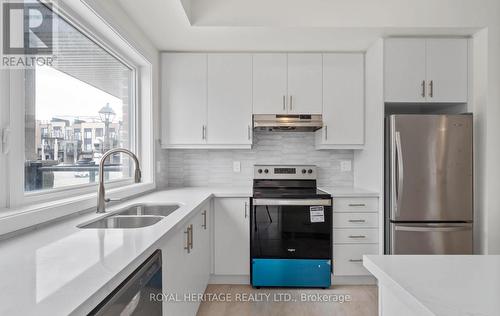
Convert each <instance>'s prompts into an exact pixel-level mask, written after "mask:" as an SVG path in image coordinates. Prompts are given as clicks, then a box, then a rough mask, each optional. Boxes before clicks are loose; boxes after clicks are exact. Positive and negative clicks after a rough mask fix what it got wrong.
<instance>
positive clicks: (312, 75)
mask: <svg viewBox="0 0 500 316" xmlns="http://www.w3.org/2000/svg"><path fill="white" fill-rule="evenodd" d="M322 73H323V58H322V55H321V54H288V113H291V114H321V112H322V104H323V100H322V81H323V79H322Z"/></svg>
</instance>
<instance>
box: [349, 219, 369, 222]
mask: <svg viewBox="0 0 500 316" xmlns="http://www.w3.org/2000/svg"><path fill="white" fill-rule="evenodd" d="M364 222H366V221H365V220H364V219H350V220H349V223H364Z"/></svg>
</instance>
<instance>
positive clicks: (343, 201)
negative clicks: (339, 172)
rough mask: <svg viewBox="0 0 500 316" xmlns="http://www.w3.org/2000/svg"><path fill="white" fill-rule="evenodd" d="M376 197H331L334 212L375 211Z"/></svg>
mask: <svg viewBox="0 0 500 316" xmlns="http://www.w3.org/2000/svg"><path fill="white" fill-rule="evenodd" d="M377 210H378V198H376V197H373V198H372V197H370V198H333V211H334V212H351V211H358V212H376V211H377Z"/></svg>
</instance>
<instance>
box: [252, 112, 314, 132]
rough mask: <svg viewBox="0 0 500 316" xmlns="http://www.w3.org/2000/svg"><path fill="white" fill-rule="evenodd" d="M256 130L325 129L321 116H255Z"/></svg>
mask: <svg viewBox="0 0 500 316" xmlns="http://www.w3.org/2000/svg"><path fill="white" fill-rule="evenodd" d="M253 126H254V129H256V130H263V131H269V132H314V131H316V130H318V129H320V128H322V127H323V117H322V116H321V114H309V115H305V114H296V115H293V114H290V115H287V114H255V115H254V116H253Z"/></svg>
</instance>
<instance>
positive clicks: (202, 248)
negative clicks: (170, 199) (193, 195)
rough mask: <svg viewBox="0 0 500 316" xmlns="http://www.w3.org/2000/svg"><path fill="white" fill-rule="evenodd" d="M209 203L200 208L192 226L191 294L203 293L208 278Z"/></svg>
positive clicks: (209, 261)
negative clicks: (193, 282) (193, 265)
mask: <svg viewBox="0 0 500 316" xmlns="http://www.w3.org/2000/svg"><path fill="white" fill-rule="evenodd" d="M209 207H210V203H205V204H204V205H202V206H201V207H200V210H199V212H198V214H197V215H196V216H195V217H194V219H193V221H192V224H193V254H194V259H193V260H194V264H195V265H196V268H195V269H193V271H192V272H193V279H194V280H195V282H196V284H195V285H194V287H193V289H192V290H193V293H204V292H205V289H206V287H207V285H208V280H209V278H210V264H211V260H210V229H211V228H210V219H209V214H210V212H209V211H210V208H209Z"/></svg>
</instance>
